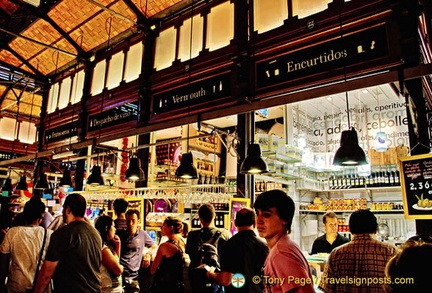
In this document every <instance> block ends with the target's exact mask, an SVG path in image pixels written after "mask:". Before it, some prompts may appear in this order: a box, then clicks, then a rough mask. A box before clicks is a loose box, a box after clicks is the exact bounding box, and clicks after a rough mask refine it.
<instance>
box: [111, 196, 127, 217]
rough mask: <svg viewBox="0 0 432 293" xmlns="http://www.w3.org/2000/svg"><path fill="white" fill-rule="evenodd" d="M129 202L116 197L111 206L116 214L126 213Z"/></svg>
mask: <svg viewBox="0 0 432 293" xmlns="http://www.w3.org/2000/svg"><path fill="white" fill-rule="evenodd" d="M128 206H129V203H128V201H127V200H125V199H124V198H117V199H115V200H114V202H113V208H114V212H115V214H116V215H120V214H123V213H126V210H127V208H128Z"/></svg>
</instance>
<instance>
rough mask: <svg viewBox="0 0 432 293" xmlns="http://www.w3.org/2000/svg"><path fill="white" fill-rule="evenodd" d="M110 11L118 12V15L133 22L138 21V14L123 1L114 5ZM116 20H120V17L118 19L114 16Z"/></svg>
mask: <svg viewBox="0 0 432 293" xmlns="http://www.w3.org/2000/svg"><path fill="white" fill-rule="evenodd" d="M109 8H110V9H112V10H113V11H115V12H117V13H118V14H120V15H122V16H124V17H126V18H128V19H130V20H133V21H137V19H138V17H137V16H136V14H135V13H134V12H133V11H132V10H130V9H129V6H127V5H126V3H124V2H123V1H120V2H117V3H114V4H113V5H112V6H110V7H109ZM113 16H114V18H115V19H116V18H117V19H120V20H121V18H119V17H116V16H115V15H113ZM129 26H131V23H129Z"/></svg>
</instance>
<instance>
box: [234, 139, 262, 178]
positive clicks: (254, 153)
mask: <svg viewBox="0 0 432 293" xmlns="http://www.w3.org/2000/svg"><path fill="white" fill-rule="evenodd" d="M267 172H268V167H267V163H266V162H265V161H264V160H263V158H262V157H261V149H260V146H259V144H256V143H251V144H249V146H248V150H247V156H246V158H245V159H244V161H243V163H242V164H241V166H240V173H241V174H252V175H253V174H262V173H267Z"/></svg>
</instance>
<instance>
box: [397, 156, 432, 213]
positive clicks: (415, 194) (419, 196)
mask: <svg viewBox="0 0 432 293" xmlns="http://www.w3.org/2000/svg"><path fill="white" fill-rule="evenodd" d="M399 171H400V174H401V187H402V195H403V202H404V214H405V218H407V219H432V154H424V155H417V156H410V157H405V158H401V159H400V161H399Z"/></svg>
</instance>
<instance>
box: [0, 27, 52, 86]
mask: <svg viewBox="0 0 432 293" xmlns="http://www.w3.org/2000/svg"><path fill="white" fill-rule="evenodd" d="M0 30H2V29H1V28H0ZM5 50H8V51H9V52H10V53H12V55H14V56H15V57H16V58H18V59H19V61H21V62H22V63H23V64H24V65H26V66H27V67H28V68H30V70H32V71H33V72H36V75H35V76H36V77H37V79H38V80H39V79H40V80H42V79H43V78H44V75H43V74H42V72H40V71H39V70H38V69H37V68H36V67H34V66H33V65H31V64H30V62H28V61H27V60H26V59H24V58H23V57H22V56H21V55H20V54H18V52H16V51H15V50H14V49H12V48H11V47H9V45H8V46H7V47H6V48H5ZM19 70H21V71H24V70H23V69H19ZM25 72H26V73H29V72H28V71H25Z"/></svg>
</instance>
